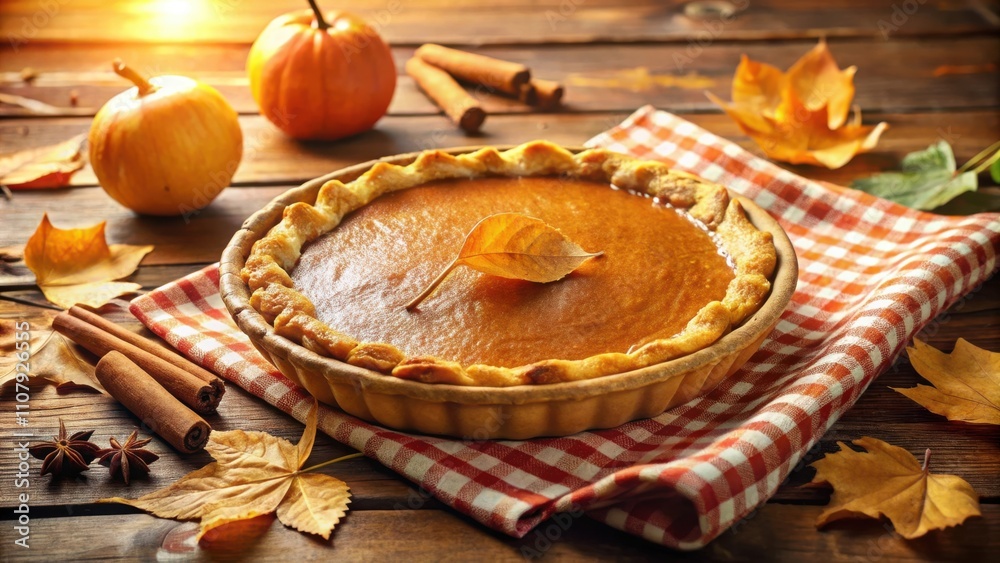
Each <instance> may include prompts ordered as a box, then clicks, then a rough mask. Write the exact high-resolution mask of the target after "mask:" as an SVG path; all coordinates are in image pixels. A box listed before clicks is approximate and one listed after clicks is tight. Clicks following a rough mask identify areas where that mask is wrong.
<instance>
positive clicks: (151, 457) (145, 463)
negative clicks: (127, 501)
mask: <svg viewBox="0 0 1000 563" xmlns="http://www.w3.org/2000/svg"><path fill="white" fill-rule="evenodd" d="M138 436H139V431H138V430H133V431H132V433H131V434H129V437H128V439H127V440H125V443H124V444H119V443H118V440H117V439H115V438H114V437H113V436H112V438H111V440H109V441H110V442H111V447H110V448H108V449H106V450H101V451H100V452H98V454H97V455H99V456H101V459H100V461H99V462H98V463H100V464H101V465H103V466H105V467H107V468H108V469H109V470H110V471H111V475H117V476H119V477H121V478H122V479H124V480H125V484H126V485H128V480H129V477H131V476H132V475H136V474H142V475H145V474H147V473H149V464H150V463H153V462H154V461H156V460H158V459H160V456H158V455H156V454H154V453H153V452H151V451H149V450H146V449H143V448H145V446H146V444H148V443H149V441H150V440H151V439H152V438H146V439H145V440H137V439H136V438H138Z"/></svg>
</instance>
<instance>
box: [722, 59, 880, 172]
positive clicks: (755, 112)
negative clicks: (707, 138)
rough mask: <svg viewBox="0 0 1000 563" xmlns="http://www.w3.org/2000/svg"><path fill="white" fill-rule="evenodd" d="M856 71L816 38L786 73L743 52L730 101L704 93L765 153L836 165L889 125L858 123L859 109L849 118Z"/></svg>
mask: <svg viewBox="0 0 1000 563" xmlns="http://www.w3.org/2000/svg"><path fill="white" fill-rule="evenodd" d="M855 71H856V68H855V67H850V68H847V69H844V70H841V69H840V68H839V67H838V66H837V63H836V61H835V60H834V59H833V56H832V55H831V54H830V51H829V49H828V48H827V46H826V43H825V42H822V41H821V42H820V43H819V45H817V46H816V47H815V48H813V49H812V50H811V51H810V52H808V53H806V54H805V55H803V56H802V58H800V59H799V60H798V62H796V63H795V64H794V65H792V67H791V68H790V69H789V70H788V72H785V73H782V72H781V71H780V70H778V69H777V68H775V67H773V66H770V65H767V64H763V63H760V62H757V61H753V60H750V59H749V58H748V57H746V56H744V57H743V58H742V60H741V61H740V64H739V66H738V67H737V68H736V74H735V76H734V77H733V89H732V97H733V101H732V102H725V101H723V100H721V99H720V98H719V97H718V96H715V95H714V94H712V93H710V92H709V93H707V95H708V97H709V99H711V100H712V101H713V102H715V103H716V104H718V105H719V107H721V108H722V109H723V110H724V111H725V112H726V114H727V115H729V116H730V117H731V118H732V119H733V120H734V121H736V123H737V125H739V127H740V129H741V130H742V131H743V132H744V133H746V134H747V135H748V136H750V137H751V138H752V139H753V140H754V141H755V142H756V143H757V144H758V145H759V146H760V147H761V148H762V149H764V153H765V154H766V155H767V156H768V157H769V158H772V159H774V160H780V161H784V162H790V163H792V164H814V165H820V166H826V167H827V168H839V167H841V166H843V165H844V164H847V162H849V161H850V160H851V158H853V157H854V155H856V154H858V153H861V152H865V151H868V150H871V149H872V148H874V147H875V145H876V144H877V143H878V139H879V137H880V136H881V134H882V132H883V131H885V129H886V128H887V127H888V125H887V124H885V123H879V124H878V125H875V126H864V125H861V113H860V111H855V113H854V117H853V119H849V116H850V110H851V100H852V99H853V98H854V83H853V80H854V73H855Z"/></svg>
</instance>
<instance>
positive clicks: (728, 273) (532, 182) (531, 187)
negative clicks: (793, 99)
mask: <svg viewBox="0 0 1000 563" xmlns="http://www.w3.org/2000/svg"><path fill="white" fill-rule="evenodd" d="M612 186H618V187H619V188H621V189H617V188H613V187H612ZM313 193H314V194H315V195H314V196H311V197H314V199H309V200H306V201H296V202H293V203H290V204H287V206H286V207H284V209H283V214H282V218H281V220H280V221H279V222H278V224H276V225H274V226H273V227H272V228H271V229H270V230H269V231H268V233H267V234H266V235H265V236H264V237H262V238H260V239H259V240H256V241H255V243H254V244H253V248H252V249H251V250H250V254H249V256H248V257H247V259H246V263H245V265H244V267H243V269H242V271H241V276H242V278H243V281H244V282H245V283H246V284H247V285H248V287H249V289H250V291H251V292H252V294H251V296H250V303H249V304H250V306H251V307H252V308H253V309H255V310H256V311H257V312H259V313H260V314H261V315H262V316H263V319H264V321H265V322H267V323H269V324H270V325H271V326H272V327H273V329H274V333H275V335H276V336H277V337H281V338H285V339H288V340H291V341H293V342H295V343H298V344H300V345H301V346H302V347H303V348H305V349H306V350H307V351H309V352H311V353H315V354H319V355H320V356H326V357H331V358H335V359H337V360H339V361H341V362H345V363H347V364H350V365H352V366H355V367H358V368H364V369H368V370H372V371H376V372H379V373H382V374H386V375H391V376H393V377H397V378H401V379H410V380H415V381H419V382H423V383H437V384H453V385H469V386H490V387H506V386H512V385H525V384H547V383H558V382H567V381H577V380H581V379H590V378H594V377H601V376H605V375H610V374H616V373H623V372H628V371H632V370H636V369H642V368H645V367H651V366H654V365H656V364H660V363H662V362H667V361H669V360H672V359H675V358H680V357H683V356H686V355H689V354H693V353H695V352H698V351H699V350H702V349H704V348H706V347H709V346H711V345H712V344H713V343H714V342H716V341H717V340H718V339H720V338H721V337H722V336H724V335H725V334H726V333H727V332H729V331H730V330H732V328H734V327H736V326H738V325H740V324H741V323H743V322H744V321H745V320H746V319H748V318H749V317H750V316H751V315H753V314H754V312H755V311H757V309H758V308H759V307H760V306H761V304H763V303H764V301H765V300H766V298H767V296H768V294H769V292H770V289H771V278H772V276H773V273H774V271H775V266H776V252H775V248H774V244H773V241H772V238H771V234H770V233H767V232H763V231H760V230H758V229H757V228H756V227H755V226H754V225H753V224H752V223H751V221H750V220H749V219H748V218H747V216H746V214H745V212H744V211H743V207H742V204H741V203H740V201H739V200H735V199H732V198H730V196H729V194H728V192H727V191H726V190H725V188H723V187H721V186H719V185H717V184H713V183H711V182H708V181H706V180H704V179H702V178H699V177H697V176H694V175H691V174H688V173H685V172H681V171H677V170H673V169H671V168H670V167H669V166H667V165H666V164H663V163H659V162H655V161H648V160H640V159H635V158H632V157H629V156H626V155H622V154H618V153H615V152H612V151H608V150H604V149H591V150H586V151H583V152H580V153H576V154H574V153H572V152H570V151H567V150H565V149H563V148H561V147H558V146H556V145H553V144H551V143H547V142H544V141H536V142H532V143H526V144H524V145H521V146H518V147H515V148H512V149H509V150H507V151H499V150H497V149H495V148H492V147H487V148H483V149H480V150H477V151H475V152H470V153H464V154H457V155H452V154H448V153H445V152H441V151H425V152H423V153H420V154H419V155H416V157H415V159H414V160H413V161H412V162H411V163H409V164H406V165H402V166H401V165H397V164H390V163H385V162H377V163H374V164H373V165H372V166H371V167H370V168H368V169H367V171H366V172H364V173H362V174H361V175H360V176H358V177H356V178H355V179H353V180H351V181H349V182H347V183H343V182H341V181H339V180H330V181H328V182H326V183H325V184H323V185H322V187H320V188H319V189H318V191H316V192H313ZM660 202H663V203H660ZM497 213H520V214H523V215H528V216H531V217H535V218H537V219H540V220H542V221H544V222H545V223H547V224H548V225H550V226H552V227H555V228H556V229H559V230H560V231H562V233H563V234H564V235H565V236H566V237H568V238H569V240H571V241H573V242H574V243H576V244H577V245H579V246H580V247H582V248H583V249H584V250H585V251H587V252H603V254H602V255H601V256H599V257H596V258H590V259H588V260H587V261H586V262H584V263H583V265H582V266H581V267H579V268H578V269H576V270H575V271H573V272H572V273H571V274H569V275H568V276H566V277H565V278H562V279H560V280H559V281H556V282H552V283H544V284H541V283H532V282H524V281H517V280H509V279H504V278H499V277H495V276H489V275H485V274H481V273H479V272H476V271H473V270H470V269H468V268H465V267H460V268H457V269H455V270H454V271H453V272H452V273H451V275H450V276H449V277H448V278H447V279H445V281H444V283H443V284H441V285H440V286H438V288H437V289H436V290H435V291H434V292H433V293H432V294H431V295H430V297H428V298H427V299H425V300H424V301H422V302H421V303H420V305H419V307H417V308H416V309H411V310H407V309H406V307H405V305H406V304H407V303H408V302H409V301H410V300H411V299H413V298H414V297H416V296H417V295H419V294H421V292H422V290H423V289H424V287H426V286H427V285H428V284H429V283H430V281H431V280H432V279H433V278H435V277H436V276H437V275H438V274H439V273H440V272H441V271H442V270H443V269H445V268H446V266H447V265H448V264H450V263H451V261H452V260H453V259H455V258H456V256H457V254H458V252H459V251H460V249H461V248H462V246H463V241H464V239H465V237H466V235H467V234H468V233H469V231H470V230H471V229H472V228H473V227H474V226H475V225H476V223H477V222H478V221H479V220H481V219H483V218H484V217H487V216H490V215H494V214H497Z"/></svg>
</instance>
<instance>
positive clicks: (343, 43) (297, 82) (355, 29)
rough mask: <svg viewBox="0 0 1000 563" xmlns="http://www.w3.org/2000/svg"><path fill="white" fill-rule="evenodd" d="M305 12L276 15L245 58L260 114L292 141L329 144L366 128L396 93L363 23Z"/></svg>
mask: <svg viewBox="0 0 1000 563" xmlns="http://www.w3.org/2000/svg"><path fill="white" fill-rule="evenodd" d="M309 4H310V5H311V6H312V10H302V11H299V12H293V13H290V14H285V15H283V16H279V17H278V18H277V19H275V20H274V21H272V22H271V23H270V24H268V26H267V28H265V29H264V31H263V32H262V33H261V34H260V36H259V37H258V38H257V40H256V41H254V44H253V46H252V47H251V48H250V55H249V57H248V58H247V73H248V74H249V75H250V91H251V92H252V93H253V98H254V100H255V101H256V102H257V105H258V107H260V111H261V113H262V114H263V115H264V117H266V118H267V119H268V120H270V121H271V123H274V124H275V125H276V126H277V127H278V128H279V129H281V130H282V131H284V132H285V133H287V134H288V135H291V136H292V137H295V138H297V139H322V140H334V139H341V138H343V137H348V136H350V135H355V134H357V133H361V132H363V131H367V130H369V129H371V128H372V127H373V126H374V125H375V122H377V121H378V120H379V119H380V118H381V117H382V116H383V115H385V112H386V110H387V109H388V108H389V102H390V101H391V100H392V94H393V92H394V91H395V89H396V65H395V62H394V61H393V59H392V52H391V51H390V50H389V46H388V45H386V43H385V41H383V40H382V38H381V37H380V36H379V34H378V33H377V32H376V31H375V30H374V29H373V28H372V27H371V26H369V25H368V24H367V23H365V21H364V20H363V19H361V18H360V17H359V16H356V15H354V14H350V13H347V12H327V14H326V16H325V17H324V16H323V14H322V12H321V11H320V10H319V8H318V7H317V6H316V3H315V0H309Z"/></svg>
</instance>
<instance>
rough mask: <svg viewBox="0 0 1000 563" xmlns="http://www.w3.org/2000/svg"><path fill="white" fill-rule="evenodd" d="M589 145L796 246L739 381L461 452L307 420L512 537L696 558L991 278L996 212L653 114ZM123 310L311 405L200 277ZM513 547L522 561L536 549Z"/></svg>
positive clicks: (270, 393) (284, 396) (276, 400)
mask: <svg viewBox="0 0 1000 563" xmlns="http://www.w3.org/2000/svg"><path fill="white" fill-rule="evenodd" d="M588 144H589V145H591V146H604V147H608V148H610V149H613V150H617V151H620V152H624V153H629V154H632V155H635V156H639V157H644V158H655V159H659V160H663V161H666V162H668V163H670V164H672V165H674V166H675V167H677V168H679V169H682V170H687V171H690V172H693V173H695V174H698V175H700V176H703V177H705V178H707V179H709V180H711V181H714V182H718V183H720V184H722V185H724V186H727V187H729V188H730V189H731V190H733V191H734V192H737V193H739V194H742V195H744V196H746V197H748V198H751V199H753V200H754V201H756V202H757V203H758V204H759V205H760V206H761V207H763V208H765V209H767V210H768V211H769V212H770V213H771V214H772V215H773V216H775V217H776V218H778V220H779V221H780V223H781V225H782V227H784V229H785V230H786V231H787V232H788V235H789V237H790V238H791V240H792V242H793V244H794V246H795V250H796V253H797V254H798V258H799V268H800V274H799V284H798V290H797V291H796V293H795V295H794V297H793V299H792V303H791V304H790V306H789V308H788V310H787V311H786V312H785V314H784V315H783V317H782V319H781V321H780V322H779V324H778V326H777V328H776V329H775V330H774V332H773V334H771V336H770V337H769V338H768V339H767V341H766V342H765V343H764V345H763V346H762V348H761V350H760V351H759V352H758V353H757V354H756V355H754V356H753V358H752V359H751V360H750V362H749V363H748V364H746V366H744V367H743V369H742V370H741V371H740V372H739V373H738V374H736V375H735V376H733V377H731V378H729V379H727V380H725V381H724V382H723V383H722V384H721V385H720V386H719V387H718V388H716V389H715V390H714V391H712V392H711V393H709V394H708V395H707V396H705V397H702V398H700V399H696V400H694V401H691V402H690V403H687V404H685V405H682V406H680V407H677V408H674V409H671V410H670V411H668V412H666V413H663V414H662V415H660V416H657V417H655V418H652V419H648V420H640V421H636V422H632V423H629V424H626V425H623V426H621V427H618V428H614V429H611V430H604V431H598V432H583V433H580V434H577V435H575V436H569V437H566V438H551V439H536V440H528V441H520V442H518V441H486V442H469V441H459V440H453V439H445V438H438V437H426V436H416V435H410V434H405V433H401V432H396V431H392V430H387V429H385V428H380V427H378V426H374V425H372V424H368V423H366V422H363V421H360V420H358V419H356V418H354V417H351V416H348V415H345V414H344V413H342V412H340V411H337V410H336V409H333V408H323V409H322V413H321V421H320V428H321V429H322V430H323V431H324V432H326V433H327V434H329V435H330V436H332V437H333V438H335V439H337V440H339V441H341V442H343V443H345V444H348V445H350V446H352V447H354V448H357V449H358V450H361V451H363V452H364V453H365V454H366V455H367V456H369V457H371V458H373V459H376V460H378V461H379V462H381V463H382V464H384V465H385V466H386V467H389V468H391V469H393V470H394V471H397V472H399V473H400V474H402V475H404V476H406V477H407V478H408V479H410V480H411V481H413V482H414V483H416V484H418V485H419V486H420V487H421V489H422V491H425V492H427V493H429V494H430V495H433V496H434V497H436V498H438V499H439V500H441V501H442V502H444V503H445V504H447V505H449V506H452V507H454V508H455V509H456V510H458V511H460V512H463V513H465V514H468V515H469V516H471V517H472V518H475V519H476V520H478V521H480V522H482V523H483V524H485V525H487V526H489V527H491V528H494V529H497V530H500V531H502V532H504V533H507V534H510V535H512V536H517V537H521V536H525V535H526V534H528V533H529V532H530V531H531V530H532V528H533V527H534V526H535V525H536V524H538V523H539V522H541V521H542V520H544V519H545V518H547V517H549V516H551V515H552V514H553V513H557V512H568V513H570V514H569V515H563V516H561V517H559V519H558V522H561V523H563V524H564V525H572V519H573V518H575V517H576V516H578V515H579V514H580V512H581V511H585V512H586V514H587V515H588V516H589V517H592V518H596V519H597V520H600V521H602V522H605V523H607V524H608V525H609V526H613V527H615V528H618V529H621V530H624V531H626V532H628V533H631V534H635V535H637V536H641V537H643V538H646V539H647V540H649V541H652V542H656V543H660V544H664V545H668V546H671V547H676V548H680V549H696V548H699V547H701V546H704V545H705V544H706V543H707V542H709V541H711V540H712V539H713V538H715V537H716V536H718V535H719V534H720V533H722V532H723V531H725V530H726V529H727V528H728V527H729V526H731V525H732V524H734V523H735V522H737V521H738V520H739V519H741V518H743V517H744V516H746V515H747V514H748V513H750V512H751V511H752V510H753V509H754V507H756V506H757V505H759V504H761V503H763V502H764V501H765V500H766V499H767V498H768V497H770V496H771V495H772V494H773V493H774V492H775V490H776V489H777V488H778V485H779V484H780V483H781V482H782V481H783V480H784V479H785V477H786V476H787V475H788V474H789V472H790V471H791V470H792V468H794V467H795V465H796V463H797V462H798V461H799V460H800V459H801V458H802V457H803V455H804V454H805V452H806V451H807V450H808V449H809V448H810V447H811V446H812V445H813V444H814V443H815V442H816V441H817V440H819V439H820V437H821V436H822V435H823V433H824V432H826V431H827V429H829V428H830V427H831V426H832V425H833V423H834V422H835V421H836V420H837V419H838V418H839V417H840V416H841V415H842V414H843V413H844V412H845V411H847V409H849V408H850V407H851V405H853V404H854V402H855V401H856V400H857V398H858V396H860V395H861V393H862V392H863V391H864V390H865V388H867V386H868V385H869V384H870V383H871V382H872V380H873V379H875V377H876V376H877V375H878V374H879V373H881V372H882V371H884V370H885V369H886V368H888V367H889V365H890V364H891V362H892V361H893V359H894V358H895V357H896V356H897V355H898V354H899V353H900V351H901V350H902V349H903V348H904V346H905V344H906V342H907V341H908V340H909V339H910V338H911V337H912V336H913V335H914V334H915V333H916V332H917V331H919V330H920V329H921V327H923V326H924V325H925V324H927V323H928V322H929V321H930V320H931V319H933V318H934V316H935V315H937V314H938V313H940V312H941V311H943V310H944V309H946V308H947V307H949V306H950V305H951V304H952V303H954V302H955V301H956V300H958V299H959V298H960V297H962V296H963V295H965V294H966V293H968V292H969V291H971V290H972V289H974V288H975V287H976V286H977V285H978V284H980V283H981V282H983V281H984V280H986V279H987V278H988V277H989V276H990V275H991V274H992V273H993V271H994V270H995V269H996V268H997V254H998V248H1000V215H997V214H980V215H974V216H970V217H957V218H952V217H943V216H938V215H932V214H928V213H921V212H917V211H913V210H910V209H907V208H904V207H901V206H899V205H896V204H893V203H890V202H887V201H884V200H880V199H877V198H875V197H872V196H869V195H866V194H863V193H860V192H857V191H853V190H849V189H846V188H840V187H836V186H830V185H827V184H819V183H817V182H813V181H810V180H807V179H805V178H802V177H800V176H796V175H795V174H792V173H790V172H788V171H786V170H783V169H782V168H780V167H778V166H776V165H774V164H771V163H770V162H768V161H766V160H763V159H761V158H758V157H756V156H753V155H752V154H750V153H748V152H746V151H745V150H743V149H741V148H740V147H738V146H737V145H735V144H733V143H731V142H729V141H726V140H724V139H721V138H719V137H717V136H715V135H713V134H711V133H708V132H706V131H704V130H703V129H700V128H699V127H697V126H695V125H693V124H691V123H689V122H687V121H685V120H683V119H681V118H679V117H677V116H674V115H671V114H669V113H665V112H661V111H656V110H655V109H653V108H652V107H645V108H642V109H640V110H638V111H637V112H636V113H635V114H633V115H632V116H631V117H629V118H628V119H626V120H625V122H623V123H622V124H621V125H619V126H617V127H615V128H614V129H611V130H610V131H607V132H606V133H603V134H601V135H598V136H597V137H595V138H594V139H592V140H591V141H590V142H589V143H588ZM131 310H132V312H133V313H134V314H135V315H136V316H137V317H138V318H139V319H140V320H142V322H143V323H145V324H146V325H147V326H148V327H149V328H150V329H152V330H153V332H155V333H156V334H158V335H160V336H161V337H163V338H164V339H166V340H167V341H168V342H169V343H170V344H172V345H173V346H175V347H176V348H178V349H179V350H180V351H181V352H183V353H184V354H186V355H187V356H188V357H190V358H192V359H193V360H195V361H197V362H199V363H201V364H202V365H204V366H205V367H207V368H209V369H211V370H213V371H215V372H216V373H219V374H220V375H222V376H223V377H225V378H226V379H227V380H229V381H232V382H233V383H235V384H237V385H239V386H241V387H243V388H244V389H247V390H248V391H249V392H250V393H252V394H254V395H257V396H259V397H262V398H263V399H264V400H266V401H267V402H269V403H271V404H273V405H275V406H277V407H278V408H279V409H281V410H283V411H285V412H287V413H290V414H291V415H292V416H294V417H295V418H297V419H299V420H303V419H304V418H305V415H306V413H307V411H308V409H309V407H310V405H311V404H312V399H311V398H310V397H309V395H307V394H306V393H305V391H304V390H303V389H301V388H299V387H297V386H295V385H294V384H292V383H291V382H289V381H288V380H287V379H285V378H284V377H282V376H281V374H280V373H278V372H277V371H276V370H275V369H274V368H273V367H272V366H271V365H270V364H268V363H267V362H266V361H265V360H263V359H262V358H261V356H260V355H259V354H258V353H257V352H256V351H255V350H254V349H253V347H252V346H251V345H250V343H249V341H248V340H247V338H246V337H245V336H244V335H243V334H242V333H241V332H240V331H239V330H237V328H236V327H235V325H234V324H233V322H232V321H231V319H230V317H229V314H228V313H227V312H226V309H225V307H224V306H223V304H222V300H221V298H220V296H219V290H218V268H217V267H215V266H213V267H209V268H206V269H204V270H201V271H199V272H196V273H194V274H192V275H190V276H187V277H186V278H183V279H180V280H178V281H176V282H173V283H170V284H167V285H165V286H163V287H161V288H159V289H157V290H155V291H152V292H150V293H148V294H146V295H144V296H141V297H139V298H137V299H136V300H135V301H133V302H132V307H131ZM535 533H536V534H538V533H540V531H536V532H535ZM550 535H551V534H550ZM525 545H526V546H528V547H527V549H529V551H527V552H526V554H529V555H530V554H532V552H531V551H530V550H531V549H535V548H536V547H537V548H539V549H544V545H545V542H534V543H533V542H531V541H530V538H529V541H528V542H526V543H525ZM533 546H534V547H533Z"/></svg>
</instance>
